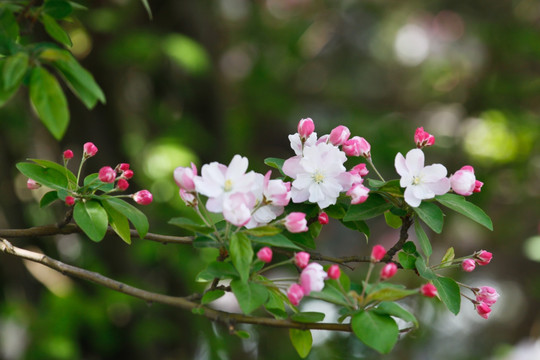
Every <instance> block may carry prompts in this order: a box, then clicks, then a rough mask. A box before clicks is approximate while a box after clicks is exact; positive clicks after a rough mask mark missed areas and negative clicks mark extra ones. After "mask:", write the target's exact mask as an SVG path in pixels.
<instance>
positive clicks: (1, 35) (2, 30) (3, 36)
mask: <svg viewBox="0 0 540 360" xmlns="http://www.w3.org/2000/svg"><path fill="white" fill-rule="evenodd" d="M18 36H19V24H18V23H17V19H16V18H15V16H14V15H13V13H12V12H11V11H10V10H8V9H6V8H3V9H0V42H5V41H6V40H12V41H15V39H17V37H18ZM0 49H1V48H0Z"/></svg>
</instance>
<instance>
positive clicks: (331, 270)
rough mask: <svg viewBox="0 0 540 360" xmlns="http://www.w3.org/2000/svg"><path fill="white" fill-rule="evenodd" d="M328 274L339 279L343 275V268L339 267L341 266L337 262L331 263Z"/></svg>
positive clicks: (331, 277)
mask: <svg viewBox="0 0 540 360" xmlns="http://www.w3.org/2000/svg"><path fill="white" fill-rule="evenodd" d="M327 274H328V277H329V278H330V279H333V280H337V279H339V277H340V276H341V270H340V269H339V266H337V265H336V264H334V265H330V267H329V268H328V271H327Z"/></svg>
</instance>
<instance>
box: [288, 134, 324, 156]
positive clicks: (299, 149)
mask: <svg viewBox="0 0 540 360" xmlns="http://www.w3.org/2000/svg"><path fill="white" fill-rule="evenodd" d="M289 142H290V143H291V149H293V150H294V153H295V154H296V155H297V156H302V153H303V151H304V148H306V147H310V146H314V145H315V144H316V143H318V141H317V133H316V132H314V133H311V135H309V137H308V138H307V139H306V138H302V137H300V134H298V133H296V134H291V135H289Z"/></svg>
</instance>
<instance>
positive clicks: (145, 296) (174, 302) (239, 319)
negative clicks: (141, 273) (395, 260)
mask: <svg viewBox="0 0 540 360" xmlns="http://www.w3.org/2000/svg"><path fill="white" fill-rule="evenodd" d="M1 240H2V241H1V242H0V251H1V252H3V253H6V254H10V255H14V256H17V257H20V258H23V259H26V260H30V261H34V262H37V263H39V264H42V265H45V266H48V267H50V268H51V269H54V270H57V271H59V272H61V273H62V274H64V275H70V276H73V277H76V278H79V279H83V280H87V281H91V282H93V283H96V284H98V285H102V286H105V287H108V288H109V289H112V290H114V291H118V292H121V293H124V294H127V295H130V296H133V297H136V298H139V299H142V300H145V301H147V302H151V303H160V304H165V305H170V306H174V307H178V308H181V309H184V310H193V309H196V308H197V309H202V315H203V316H205V317H207V318H208V319H210V320H212V321H216V322H220V323H224V324H225V325H227V326H229V327H231V326H232V325H234V324H235V323H244V324H256V325H265V326H272V327H279V328H289V329H301V330H308V329H310V330H331V331H347V332H351V331H352V328H351V326H350V324H337V323H299V322H294V321H290V320H279V319H274V318H267V317H256V316H249V315H243V314H233V313H228V312H224V311H219V310H215V309H211V308H208V307H205V306H202V305H200V304H198V303H196V302H193V301H191V299H195V298H197V296H193V295H192V296H189V297H174V296H169V295H162V294H158V293H154V292H150V291H146V290H142V289H139V288H136V287H133V286H130V285H127V284H125V283H122V282H119V281H116V280H113V279H111V278H108V277H106V276H103V275H101V274H99V273H97V272H93V271H88V270H85V269H81V268H78V267H76V266H72V265H68V264H65V263H63V262H61V261H58V260H56V259H53V258H51V257H49V256H47V255H44V254H40V253H36V252H33V251H29V250H25V249H21V248H18V247H15V246H13V245H12V244H11V243H10V242H9V241H7V240H6V239H1Z"/></svg>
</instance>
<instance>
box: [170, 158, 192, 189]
mask: <svg viewBox="0 0 540 360" xmlns="http://www.w3.org/2000/svg"><path fill="white" fill-rule="evenodd" d="M195 176H197V167H196V166H195V164H193V163H191V167H182V166H179V167H177V168H176V169H174V181H175V182H176V185H178V186H179V187H181V188H183V189H186V190H187V191H194V190H195V182H194V181H193V179H194V178H195Z"/></svg>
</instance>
